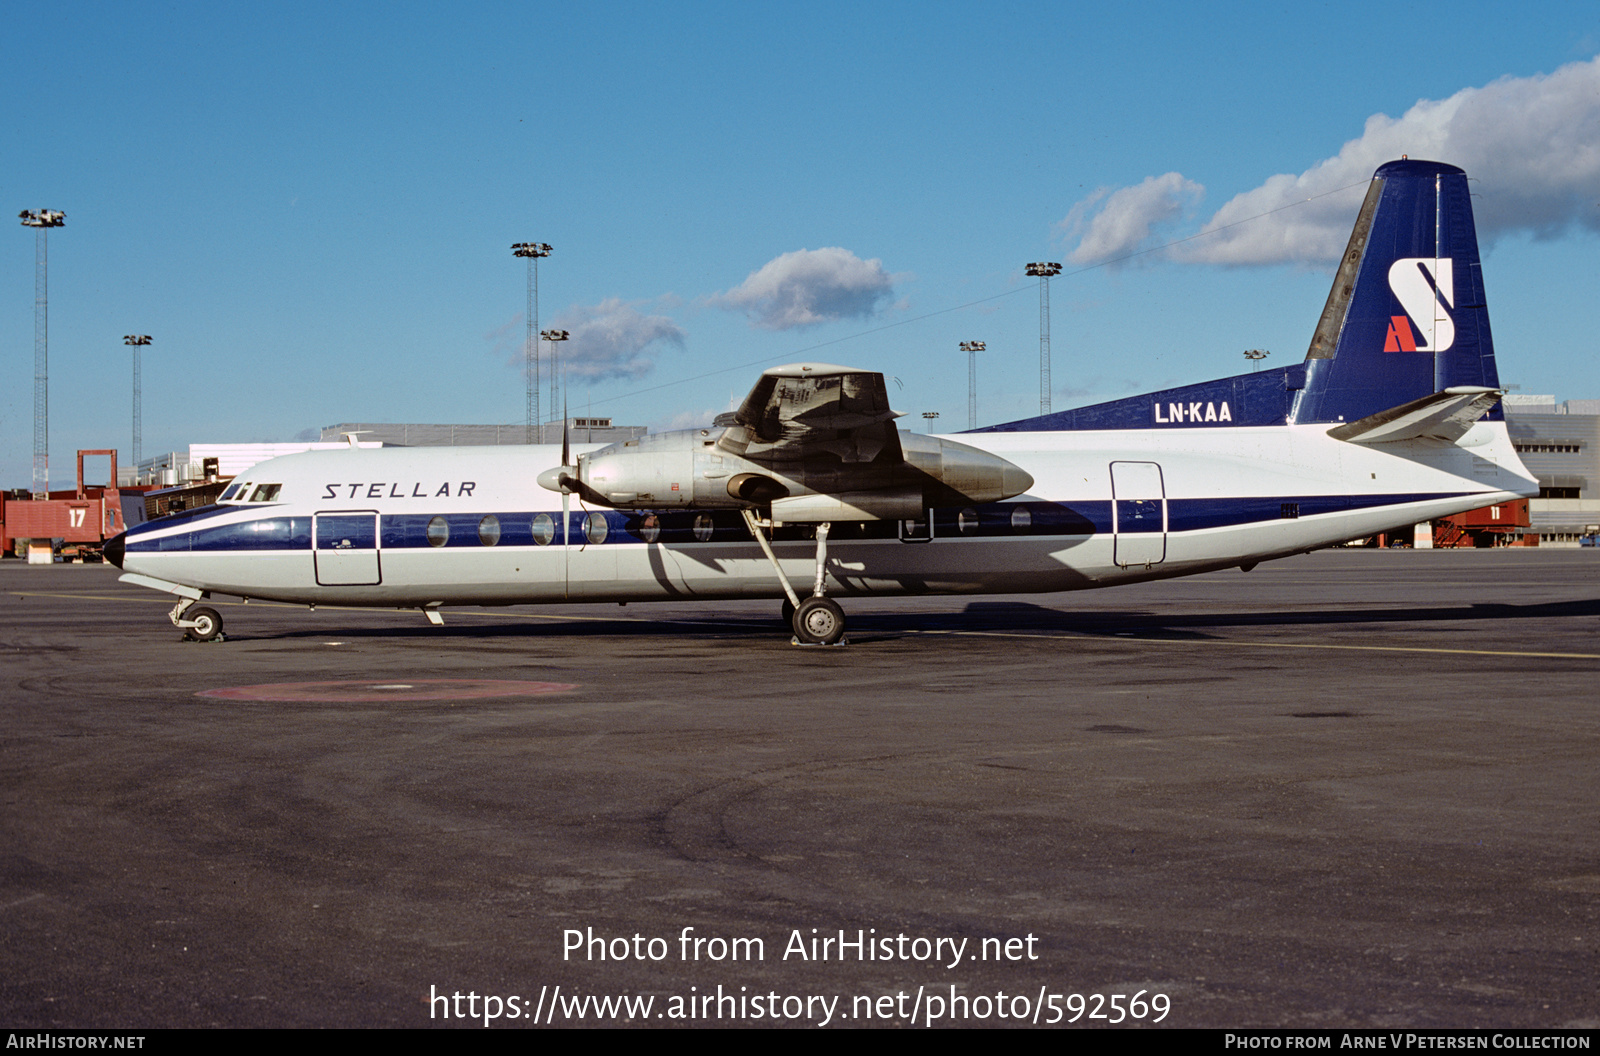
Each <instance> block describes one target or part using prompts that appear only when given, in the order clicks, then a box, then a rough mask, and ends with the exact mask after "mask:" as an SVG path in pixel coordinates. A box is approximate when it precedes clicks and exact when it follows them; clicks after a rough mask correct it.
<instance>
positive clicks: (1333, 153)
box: [0, 0, 1600, 487]
mask: <svg viewBox="0 0 1600 1056" xmlns="http://www.w3.org/2000/svg"><path fill="white" fill-rule="evenodd" d="M6 14H7V30H8V38H9V39H10V40H11V41H12V44H11V46H10V47H9V48H8V49H7V58H6V62H5V64H4V66H3V67H0V87H3V89H4V97H5V98H6V99H7V100H8V102H9V104H10V105H9V106H8V107H7V113H6V116H5V119H4V120H5V121H6V125H7V127H6V130H5V137H4V144H5V145H4V149H3V151H0V198H3V201H4V202H5V203H9V204H8V205H7V208H9V209H10V210H11V211H12V213H15V212H16V211H18V210H21V209H24V208H26V209H45V208H48V209H59V210H62V211H64V212H65V213H66V215H67V223H66V227H65V228H63V229H61V230H58V231H55V232H53V233H52V235H51V238H50V368H51V385H50V404H51V414H50V450H51V456H52V457H51V466H52V474H51V478H52V482H53V483H55V484H56V486H64V485H66V484H68V483H70V476H71V473H72V469H73V460H72V452H73V451H74V450H75V449H76V448H93V447H110V446H116V447H119V448H120V449H121V450H122V453H123V457H124V458H125V457H126V456H127V454H128V448H129V444H130V417H131V415H130V402H131V400H130V389H131V384H130V382H131V378H130V360H129V354H128V353H129V350H128V349H127V348H126V347H124V346H123V344H122V335H124V334H128V333H145V334H150V335H152V337H153V339H154V343H153V344H152V346H151V347H150V348H149V349H147V350H146V353H145V357H144V407H143V421H144V429H143V441H144V451H145V454H146V455H149V454H153V453H156V452H159V451H163V450H173V449H183V448H185V447H186V446H187V445H188V444H189V443H191V442H244V441H269V440H289V439H293V438H295V437H296V436H298V435H303V434H304V433H305V432H306V431H307V430H314V429H316V428H318V427H321V426H324V425H330V424H333V423H336V422H343V421H425V422H521V421H522V419H523V414H524V392H523V388H524V386H523V375H522V367H521V362H520V357H521V350H522V340H523V333H524V321H523V318H524V308H525V302H526V271H525V268H524V265H523V262H522V261H520V260H517V259H515V258H514V257H513V256H512V255H511V252H510V248H509V247H510V245H511V243H513V242H521V241H543V242H549V243H551V244H552V245H553V246H554V247H555V249H554V253H553V254H552V256H551V257H549V258H548V259H547V260H545V261H544V262H543V263H542V264H541V266H540V320H539V321H540V325H541V327H542V328H548V327H551V326H557V327H565V328H567V329H569V330H571V332H572V333H573V337H574V340H572V341H571V342H569V343H568V346H567V348H566V349H565V350H564V351H565V352H566V353H567V354H568V367H567V370H566V381H567V383H568V384H567V385H566V386H565V394H566V398H567V400H568V401H569V408H570V410H571V413H573V414H584V413H591V412H592V413H594V414H597V415H609V416H612V417H614V418H615V419H617V420H618V421H619V422H626V423H641V424H649V425H652V426H655V427H658V428H661V427H672V426H686V425H690V424H700V423H701V421H702V420H703V419H707V418H709V417H710V416H711V415H712V414H715V413H717V412H719V411H721V410H724V409H726V408H727V407H728V406H729V405H730V401H733V400H736V399H737V398H739V397H740V396H742V395H743V394H744V393H745V392H746V391H748V389H749V388H750V386H751V384H752V383H753V381H754V378H755V376H756V374H757V373H758V372H759V371H760V369H762V367H764V366H768V365H774V364H777V363H782V362H788V361H792V360H799V359H812V360H820V361H824V362H836V363H846V364H849V365H853V366H859V367H863V368H867V369H875V370H881V371H883V372H884V373H885V374H887V375H889V376H890V377H891V378H892V379H895V380H893V381H891V383H890V393H891V395H892V396H893V398H894V402H895V404H896V407H897V408H898V409H899V410H902V411H905V412H907V413H908V415H909V416H910V417H909V419H908V421H907V424H910V425H914V426H915V427H916V428H918V429H920V428H922V427H923V423H922V420H921V417H920V416H921V412H923V411H938V412H940V413H941V414H942V416H943V417H942V419H941V422H942V424H943V425H944V426H945V427H946V428H950V429H956V428H964V427H965V423H966V398H967V363H966V356H965V354H964V353H961V352H959V351H958V349H957V345H958V343H959V342H961V341H964V340H972V339H977V340H983V341H986V342H987V345H988V351H987V352H985V353H984V354H983V359H982V362H981V364H980V375H979V417H980V420H981V421H984V422H994V421H1005V420H1010V419H1014V418H1018V417H1024V416H1026V415H1028V414H1031V413H1035V412H1036V411H1037V408H1038V400H1039V395H1038V347H1039V336H1038V297H1037V286H1036V284H1035V283H1034V281H1033V280H1031V279H1028V278H1026V277H1025V276H1024V275H1023V274H1022V266H1023V265H1024V264H1025V263H1027V262H1029V261H1034V260H1055V261H1061V262H1063V263H1064V264H1066V269H1065V271H1064V273H1063V275H1062V276H1061V277H1060V278H1058V279H1056V280H1055V281H1054V283H1053V284H1052V288H1051V292H1052V307H1053V311H1052V320H1053V325H1052V338H1053V341H1052V343H1053V347H1054V357H1053V366H1054V379H1055V386H1054V389H1055V391H1054V393H1053V404H1054V406H1055V408H1056V409H1060V408H1063V407H1067V406H1073V405H1077V404H1081V403H1088V402H1095V401H1097V400H1102V399H1110V398H1114V397H1117V396H1123V395H1128V394H1131V393H1134V392H1139V391H1144V390H1147V389H1153V388H1157V387H1161V386H1165V385H1170V384H1175V383H1181V382H1188V381H1199V380H1203V379H1206V378H1210V377H1219V376H1224V375H1228V374H1234V373H1240V372H1242V371H1244V370H1245V369H1247V367H1248V364H1247V363H1246V362H1245V361H1244V359H1243V358H1242V356H1241V353H1242V352H1243V350H1245V349H1247V348H1264V349H1268V350H1271V352H1272V353H1273V355H1272V357H1271V358H1270V359H1269V360H1268V364H1269V365H1283V364H1287V363H1291V362H1297V361H1298V360H1300V359H1301V358H1302V357H1303V356H1304V354H1305V346H1306V343H1307V342H1308V341H1309V339H1310V334H1311V330H1312V327H1313V326H1314V324H1315V321H1316V317H1317V314H1318V312H1319V311H1320V309H1321V306H1322V302H1323V300H1324V299H1325V297H1326V295H1327V285H1328V282H1329V277H1330V272H1329V269H1328V257H1329V256H1330V254H1329V252H1328V250H1327V248H1326V247H1327V245H1329V244H1333V243H1336V246H1335V248H1334V249H1333V250H1332V254H1333V255H1336V254H1337V252H1338V249H1339V248H1342V245H1343V239H1344V237H1345V236H1346V235H1347V234H1348V228H1349V225H1350V223H1351V221H1352V220H1353V217H1354V212H1355V209H1356V206H1357V205H1358V203H1359V201H1360V195H1361V190H1360V186H1359V185H1360V184H1361V183H1363V182H1364V180H1365V178H1366V177H1367V176H1369V175H1370V173H1371V170H1372V169H1373V168H1374V167H1375V166H1376V164H1377V163H1379V162H1381V161H1383V160H1387V158H1389V157H1392V156H1394V155H1396V154H1399V153H1402V152H1405V153H1410V154H1411V155H1412V156H1413V157H1435V158H1437V160H1442V161H1448V162H1452V163H1455V164H1459V165H1462V166H1463V167H1464V168H1467V170H1468V173H1469V175H1470V176H1472V177H1473V178H1474V179H1475V180H1476V181H1477V183H1476V184H1475V191H1476V192H1477V194H1478V195H1479V197H1478V198H1477V199H1476V204H1477V208H1478V211H1479V213H1478V220H1479V229H1480V233H1481V234H1483V236H1484V238H1483V241H1484V243H1485V246H1484V248H1485V251H1486V258H1485V280H1486V284H1487V287H1488V292H1489V297H1490V315H1491V319H1492V322H1493V325H1494V332H1495V337H1496V346H1497V350H1498V353H1499V361H1500V368H1501V377H1502V381H1503V382H1505V383H1508V384H1514V385H1518V386H1520V388H1521V390H1522V391H1523V392H1529V393H1532V392H1550V393H1555V394H1556V395H1557V396H1558V397H1561V398H1568V397H1572V398H1580V397H1582V398H1594V397H1600V366H1597V365H1596V362H1595V356H1594V355H1593V351H1594V346H1595V338H1594V336H1593V335H1594V333H1595V332H1596V330H1597V322H1600V319H1597V317H1600V297H1597V296H1596V291H1595V284H1594V275H1595V273H1596V268H1595V257H1596V250H1597V248H1600V239H1597V233H1600V63H1597V60H1596V56H1597V54H1600V7H1597V6H1596V5H1594V4H1592V3H1544V4H1539V5H1535V6H1532V7H1528V6H1523V5H1512V4H1509V3H1508V4H1484V3H1470V2H1468V3H1457V4H1452V5H1450V6H1449V7H1448V8H1441V7H1439V5H1437V4H1393V3H1348V2H1347V3H1338V4H1302V5H1283V4H1279V3H1261V4H1224V5H1195V4H1187V3H1186V4H1166V3H1143V4H1140V3H1130V4H1121V5H1067V4H1039V3H1037V2H1032V3H1015V4H1010V3H987V4H982V5H978V4H937V3H915V4H910V3H908V4H900V3H868V4H859V3H857V4H826V3H807V4H776V3H774V4H731V3H728V4H723V3H698V4H696V3H686V4H605V3H596V4H584V5H577V4H570V3H564V4H533V3H524V4H503V5H502V4H478V5H470V6H464V7H463V6H448V7H447V6H445V5H406V4H370V5H368V4H353V3H333V4H322V5H310V4H302V5H297V4H287V3H278V4H271V5H267V4H257V5H251V4H228V5H217V4H181V3H180V4H170V3H169V4H159V5H157V4H142V3H124V4H72V5H61V4H37V3H31V2H16V0H14V2H13V3H10V4H8V5H7V6H6ZM1305 198H1313V199H1314V200H1313V201H1311V202H1309V203H1306V204H1303V205H1294V206H1292V207H1291V208H1288V209H1282V208H1281V206H1283V205H1285V204H1289V203H1291V202H1294V201H1300V200H1302V199H1305ZM1270 210H1278V211H1276V212H1271V213H1270V215H1269V216H1267V217H1265V218H1263V219H1260V220H1250V221H1249V222H1247V223H1244V224H1240V225H1238V226H1237V227H1230V228H1228V229H1227V230H1226V231H1225V232H1223V233H1221V234H1218V235H1211V234H1202V236H1201V237H1200V238H1194V239H1190V240H1189V241H1186V242H1182V243H1179V244H1178V245H1177V246H1170V247H1167V244H1168V243H1171V242H1173V241H1175V240H1177V239H1184V238H1188V237H1189V236H1192V235H1196V234H1199V233H1202V232H1203V231H1205V230H1206V229H1207V227H1208V225H1211V226H1220V225H1221V224H1223V223H1231V222H1232V221H1234V220H1238V219H1246V218H1248V217H1251V216H1255V215H1257V214H1259V213H1265V212H1269V211H1270ZM8 215H9V214H8ZM11 223H13V224H14V226H13V228H12V234H11V236H10V238H9V239H0V369H3V371H4V378H5V379H6V380H5V382H4V384H3V385H0V485H4V486H6V487H17V486H25V485H27V483H28V480H29V475H30V468H29V467H30V465H31V450H32V406H33V403H32V365H33V344H34V342H33V263H34V244H33V243H34V239H33V233H32V231H30V230H28V229H25V228H23V227H22V226H20V224H16V223H15V221H11ZM1163 247H1167V248H1163ZM1128 254H1138V255H1136V256H1133V257H1131V259H1127V260H1124V261H1123V262H1122V263H1119V264H1112V265H1107V266H1099V267H1096V266H1094V265H1096V264H1097V263H1099V262H1100V261H1102V260H1104V259H1106V258H1108V257H1126V256H1128ZM543 402H544V404H545V408H544V409H545V416H546V417H550V408H549V402H548V396H547V395H546V396H545V398H544V400H543Z"/></svg>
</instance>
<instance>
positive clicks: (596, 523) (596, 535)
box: [583, 513, 606, 545]
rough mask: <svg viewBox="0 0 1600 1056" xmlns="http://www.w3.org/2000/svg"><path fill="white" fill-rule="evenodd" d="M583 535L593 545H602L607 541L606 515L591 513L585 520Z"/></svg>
mask: <svg viewBox="0 0 1600 1056" xmlns="http://www.w3.org/2000/svg"><path fill="white" fill-rule="evenodd" d="M583 534H584V536H585V537H587V538H588V540H589V541H590V542H591V543H595V544H597V545H598V544H600V543H603V542H605V541H606V515H605V514H603V513H591V514H588V515H586V516H585V517H584V518H583Z"/></svg>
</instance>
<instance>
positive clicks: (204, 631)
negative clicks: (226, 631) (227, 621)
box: [183, 608, 222, 642]
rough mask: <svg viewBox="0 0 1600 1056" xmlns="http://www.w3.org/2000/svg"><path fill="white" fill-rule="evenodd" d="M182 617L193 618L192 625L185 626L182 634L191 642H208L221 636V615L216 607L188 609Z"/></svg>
mask: <svg viewBox="0 0 1600 1056" xmlns="http://www.w3.org/2000/svg"><path fill="white" fill-rule="evenodd" d="M183 616H184V619H187V620H193V621H194V626H193V627H185V628H184V629H183V636H184V637H185V638H187V639H189V640H190V641H191V642H209V641H211V640H213V639H215V638H220V637H222V615H221V614H220V613H218V612H217V610H216V609H206V608H200V609H190V610H189V611H188V612H186V613H184V614H183Z"/></svg>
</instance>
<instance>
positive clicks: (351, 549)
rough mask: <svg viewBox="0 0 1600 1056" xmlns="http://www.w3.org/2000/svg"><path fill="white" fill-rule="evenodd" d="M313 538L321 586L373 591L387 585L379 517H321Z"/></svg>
mask: <svg viewBox="0 0 1600 1056" xmlns="http://www.w3.org/2000/svg"><path fill="white" fill-rule="evenodd" d="M312 537H313V539H314V540H315V543H316V547H315V552H314V559H315V561H316V563H317V583H318V585H320V586H324V587H371V586H376V585H377V584H378V583H380V582H382V581H383V576H382V575H381V574H380V572H379V570H378V515H377V514H376V513H319V514H317V515H316V529H315V531H314V532H313V533H312Z"/></svg>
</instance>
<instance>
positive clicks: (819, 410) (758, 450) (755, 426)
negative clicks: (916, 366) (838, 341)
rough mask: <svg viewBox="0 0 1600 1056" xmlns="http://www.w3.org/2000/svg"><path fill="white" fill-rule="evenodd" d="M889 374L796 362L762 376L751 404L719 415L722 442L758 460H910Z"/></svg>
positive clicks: (748, 400)
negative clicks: (897, 425)
mask: <svg viewBox="0 0 1600 1056" xmlns="http://www.w3.org/2000/svg"><path fill="white" fill-rule="evenodd" d="M898 417H900V412H898V411H895V410H893V409H892V408H891V407H890V406H889V393H888V391H887V389H886V388H885V386H884V383H883V375H882V374H879V373H876V372H874V371H865V370H854V369H851V368H850V367H838V366H832V365H829V364H826V363H795V364H791V365H789V366H784V367H774V368H772V369H771V370H768V371H766V372H765V373H763V374H762V375H761V378H760V380H758V381H757V382H756V385H755V388H753V389H751V390H750V395H748V396H746V397H745V399H744V403H742V404H741V405H740V406H739V409H738V410H737V411H734V412H733V413H732V414H731V415H723V416H721V417H719V418H718V419H717V424H718V425H726V426H727V430H726V431H725V432H724V433H723V434H722V437H721V439H719V440H718V441H717V446H718V447H720V448H722V449H723V450H725V451H728V452H730V453H732V454H736V455H740V456H742V457H744V458H748V459H752V460H754V461H758V462H795V461H804V460H807V459H812V458H815V457H816V456H819V455H833V456H835V457H837V458H838V459H839V460H840V461H841V462H856V463H860V462H874V461H881V462H885V463H895V462H901V461H903V460H904V458H905V454H904V451H903V450H902V449H901V446H900V433H899V430H897V429H896V428H895V425H894V420H895V419H896V418H898Z"/></svg>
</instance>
